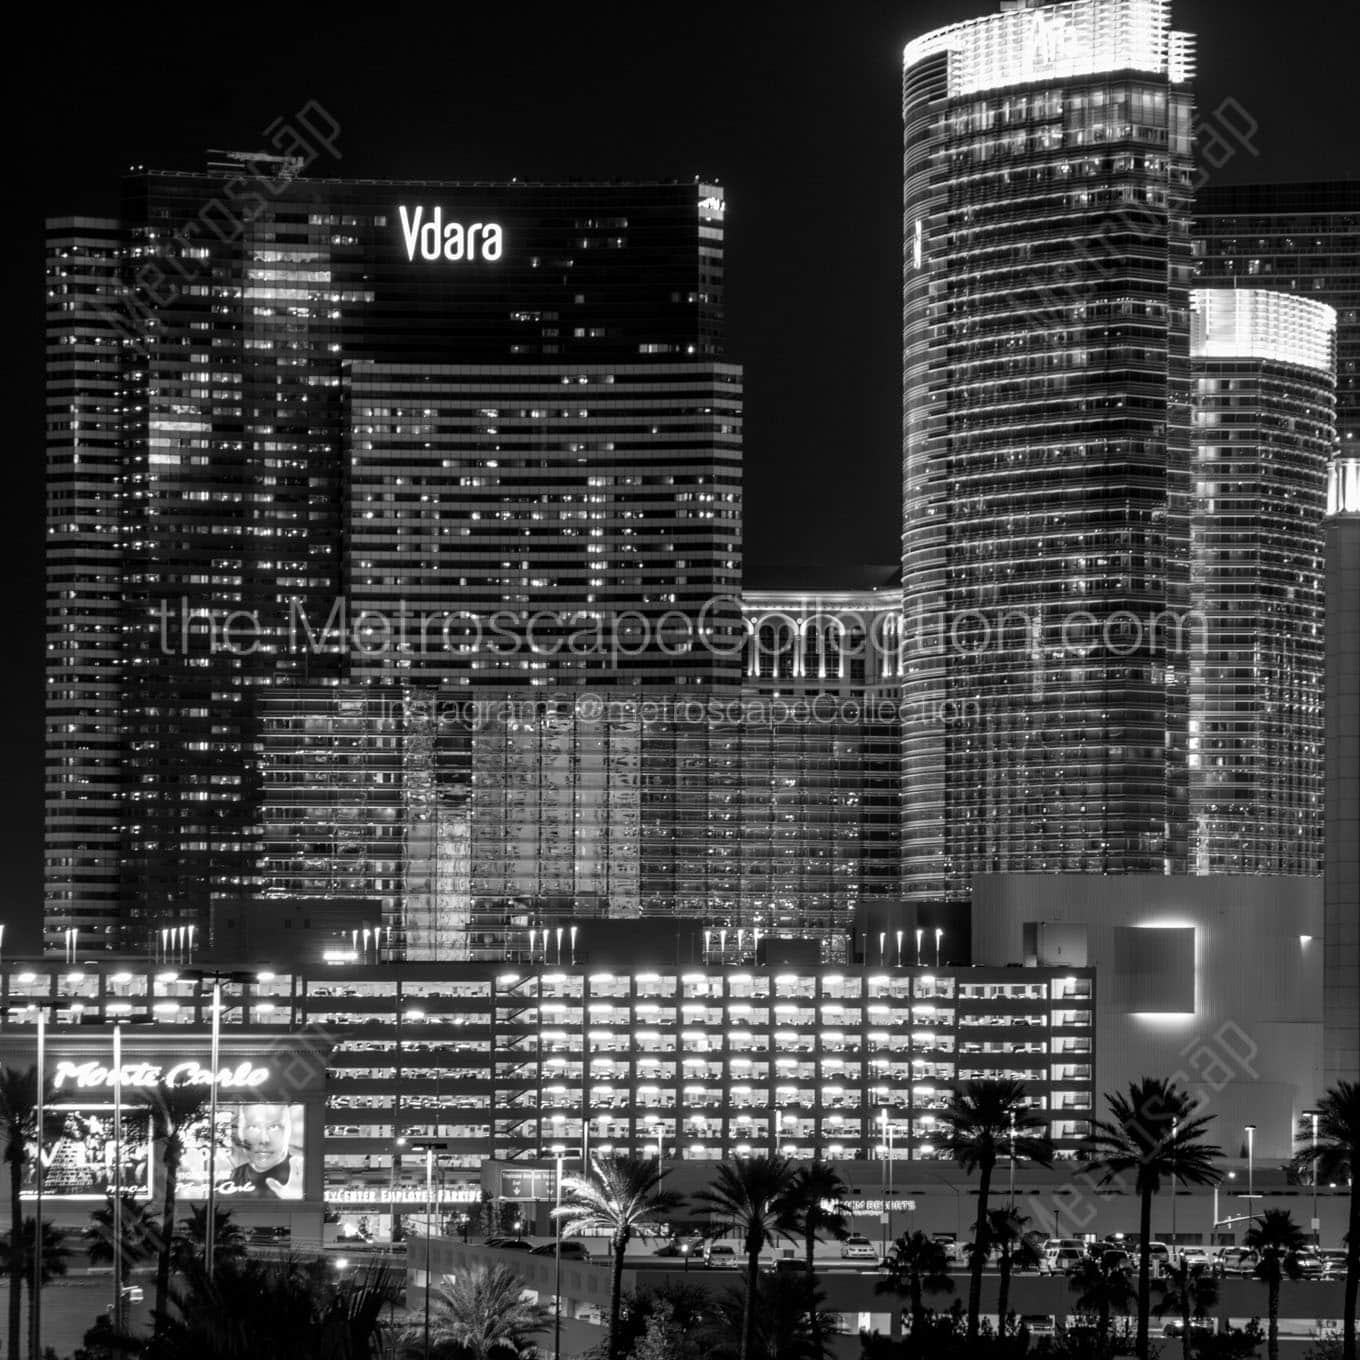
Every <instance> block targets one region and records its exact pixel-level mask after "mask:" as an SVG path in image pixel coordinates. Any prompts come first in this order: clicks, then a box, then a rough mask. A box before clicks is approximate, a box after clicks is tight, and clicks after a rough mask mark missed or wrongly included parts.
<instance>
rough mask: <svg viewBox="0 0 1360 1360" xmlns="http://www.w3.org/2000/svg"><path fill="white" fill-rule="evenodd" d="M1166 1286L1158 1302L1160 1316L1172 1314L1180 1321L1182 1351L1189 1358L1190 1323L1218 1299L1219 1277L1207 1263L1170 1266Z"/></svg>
mask: <svg viewBox="0 0 1360 1360" xmlns="http://www.w3.org/2000/svg"><path fill="white" fill-rule="evenodd" d="M1166 1279H1167V1286H1166V1289H1165V1291H1164V1292H1163V1294H1162V1298H1161V1302H1159V1303H1158V1305H1157V1308H1156V1313H1157V1316H1158V1317H1167V1316H1173V1317H1177V1318H1179V1319H1180V1322H1181V1355H1182V1357H1183V1360H1190V1341H1191V1336H1190V1324H1191V1322H1192V1321H1193V1320H1194V1319H1196V1318H1202V1317H1207V1316H1208V1313H1209V1310H1210V1309H1211V1308H1212V1307H1213V1306H1214V1305H1215V1304H1216V1303H1217V1302H1218V1281H1217V1280H1215V1279H1214V1277H1213V1272H1212V1271H1211V1270H1210V1269H1209V1267H1208V1266H1206V1265H1194V1266H1192V1265H1187V1264H1185V1262H1184V1261H1182V1262H1181V1264H1180V1265H1173V1266H1168V1267H1167V1272H1166Z"/></svg>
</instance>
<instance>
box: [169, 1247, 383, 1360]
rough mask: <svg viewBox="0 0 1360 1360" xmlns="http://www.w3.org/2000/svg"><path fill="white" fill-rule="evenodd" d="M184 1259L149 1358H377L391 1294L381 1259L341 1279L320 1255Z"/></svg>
mask: <svg viewBox="0 0 1360 1360" xmlns="http://www.w3.org/2000/svg"><path fill="white" fill-rule="evenodd" d="M213 1264H214V1270H213V1274H212V1277H211V1278H209V1276H208V1274H207V1272H206V1270H205V1269H204V1267H203V1265H202V1264H201V1263H199V1262H192V1263H190V1265H189V1267H188V1269H187V1270H186V1271H185V1272H184V1273H183V1274H182V1275H181V1276H180V1278H179V1279H178V1280H176V1281H174V1282H172V1284H171V1287H170V1299H169V1316H168V1317H167V1318H166V1319H165V1321H164V1323H163V1325H162V1327H161V1331H160V1334H159V1335H158V1336H157V1337H156V1338H155V1339H154V1341H153V1342H152V1343H151V1344H152V1349H151V1351H150V1352H149V1353H150V1354H151V1355H153V1356H154V1357H155V1360H377V1357H378V1356H379V1355H380V1354H381V1353H382V1352H383V1349H384V1347H383V1341H384V1331H385V1329H384V1325H383V1314H384V1311H385V1310H388V1309H389V1308H390V1305H391V1304H392V1302H393V1301H394V1299H395V1297H396V1290H395V1288H394V1283H393V1280H392V1277H391V1275H390V1273H389V1272H388V1271H387V1270H386V1269H385V1268H384V1267H382V1266H378V1267H375V1268H373V1269H371V1270H366V1271H360V1272H357V1273H355V1274H352V1275H347V1276H345V1277H344V1278H342V1279H339V1278H337V1277H336V1275H335V1271H334V1268H333V1267H332V1266H331V1265H330V1264H329V1263H328V1262H327V1261H325V1260H310V1261H301V1260H291V1261H259V1260H250V1259H249V1258H247V1259H245V1260H240V1261H221V1262H219V1261H217V1260H214V1263H213Z"/></svg>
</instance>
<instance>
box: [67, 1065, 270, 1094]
mask: <svg viewBox="0 0 1360 1360" xmlns="http://www.w3.org/2000/svg"><path fill="white" fill-rule="evenodd" d="M162 1071H163V1069H162V1068H160V1067H157V1066H156V1065H155V1064H154V1063H124V1064H123V1083H122V1084H123V1085H124V1086H135V1087H139V1088H142V1087H148V1086H155V1085H156V1084H157V1083H158V1082H160V1081H161V1080H162V1075H161V1074H162ZM271 1075H272V1073H271V1072H270V1070H269V1068H267V1067H255V1066H253V1065H252V1064H251V1063H248V1062H243V1063H240V1064H238V1065H237V1066H236V1067H224V1068H222V1069H221V1070H220V1071H219V1072H218V1074H217V1085H218V1087H219V1089H221V1090H224V1091H253V1090H254V1089H255V1088H256V1087H257V1086H263V1085H264V1084H265V1082H267V1081H268V1080H269V1078H270V1076H271ZM113 1078H114V1072H113V1069H112V1068H110V1067H101V1066H100V1065H99V1063H96V1062H83V1063H74V1062H59V1063H58V1064H57V1070H56V1072H55V1074H54V1075H53V1077H52V1085H53V1086H54V1087H56V1088H57V1089H58V1090H60V1089H61V1088H62V1087H63V1086H65V1085H67V1084H68V1083H69V1084H70V1085H72V1086H78V1087H81V1088H82V1089H84V1090H89V1089H90V1088H91V1087H97V1086H102V1087H105V1088H107V1089H108V1090H112V1089H113V1085H114V1080H113ZM163 1079H164V1081H165V1084H166V1085H167V1086H210V1085H212V1071H211V1069H210V1068H207V1067H203V1066H201V1065H200V1064H198V1063H196V1062H182V1063H176V1065H175V1066H174V1067H172V1068H170V1070H169V1071H168V1072H165V1074H164V1078H163Z"/></svg>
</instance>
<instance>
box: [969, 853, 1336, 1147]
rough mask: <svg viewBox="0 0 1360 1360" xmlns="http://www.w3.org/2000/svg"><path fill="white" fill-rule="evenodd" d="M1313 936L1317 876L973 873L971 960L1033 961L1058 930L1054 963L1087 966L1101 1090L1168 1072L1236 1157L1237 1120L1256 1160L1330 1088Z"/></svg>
mask: <svg viewBox="0 0 1360 1360" xmlns="http://www.w3.org/2000/svg"><path fill="white" fill-rule="evenodd" d="M1036 924H1039V925H1047V926H1053V927H1061V929H1054V930H1044V929H1038V930H1035V929H1033V927H1034V926H1035V925H1036ZM1027 925H1028V926H1030V927H1031V929H1030V931H1029V932H1026V929H1025V927H1026V926H1027ZM1083 932H1084V935H1085V957H1084V958H1083V957H1081V953H1082V950H1081V947H1080V940H1081V936H1082V934H1083ZM1134 932H1137V933H1136V934H1135V933H1134ZM1143 932H1150V933H1149V934H1147V935H1146V936H1145V935H1144V933H1143ZM1322 937H1323V903H1322V881H1321V880H1320V879H1314V878H1285V877H1279V878H1264V877H1251V878H1245V877H1204V878H1188V877H1162V876H1159V875H1150V874H1128V875H1110V876H1107V877H1101V876H1089V875H1079V874H1051V875H1050V874H1010V875H1008V874H997V875H990V876H984V877H982V878H980V879H978V880H977V883H976V884H975V885H974V893H973V958H974V962H975V963H979V964H1003V965H1004V964H1011V963H1034V962H1042V961H1044V959H1045V957H1046V950H1047V949H1049V948H1050V945H1049V944H1048V943H1046V942H1047V941H1052V942H1058V941H1060V942H1061V948H1062V951H1063V958H1062V960H1061V962H1065V963H1067V964H1070V965H1072V966H1074V967H1076V966H1080V965H1081V964H1083V963H1085V964H1089V965H1090V966H1093V967H1094V968H1095V969H1096V1090H1097V1091H1098V1092H1101V1093H1104V1092H1107V1091H1113V1090H1123V1089H1126V1088H1127V1087H1128V1085H1129V1083H1130V1082H1132V1081H1135V1080H1137V1079H1138V1078H1139V1077H1141V1076H1144V1075H1147V1076H1160V1077H1174V1078H1175V1079H1176V1080H1177V1082H1178V1084H1180V1085H1182V1086H1184V1087H1186V1088H1188V1089H1189V1090H1190V1091H1191V1092H1192V1093H1193V1094H1194V1095H1195V1096H1196V1097H1198V1098H1199V1099H1200V1100H1202V1102H1203V1103H1204V1112H1205V1113H1206V1114H1208V1115H1210V1116H1211V1117H1212V1119H1213V1124H1212V1125H1211V1129H1210V1133H1211V1136H1212V1137H1213V1138H1214V1139H1215V1140H1216V1141H1217V1142H1218V1143H1219V1144H1220V1146H1221V1147H1222V1148H1223V1150H1224V1152H1225V1153H1227V1154H1228V1155H1229V1156H1230V1157H1237V1156H1239V1155H1241V1156H1243V1157H1245V1133H1244V1132H1243V1126H1244V1125H1246V1124H1249V1123H1250V1124H1255V1125H1256V1127H1257V1131H1256V1134H1255V1155H1256V1158H1257V1160H1258V1161H1260V1162H1270V1161H1281V1160H1283V1159H1285V1158H1288V1157H1289V1156H1290V1155H1291V1153H1292V1151H1293V1141H1292V1139H1293V1132H1294V1129H1295V1127H1296V1121H1297V1118H1298V1116H1299V1115H1300V1114H1301V1113H1302V1111H1303V1110H1305V1109H1307V1108H1308V1107H1309V1106H1310V1105H1311V1104H1312V1103H1313V1102H1314V1101H1315V1100H1316V1099H1317V1097H1318V1095H1319V1094H1320V1092H1321V1090H1322V1087H1323V1064H1322V1020H1323V1017H1322V982H1323V972H1322V952H1323V951H1322ZM1074 941H1075V942H1076V943H1075V947H1074ZM1027 944H1028V946H1029V952H1028V953H1027V952H1026V945H1027ZM1051 947H1055V948H1056V947H1057V945H1056V943H1055V944H1054V945H1052V946H1051ZM1049 961H1051V962H1057V961H1058V960H1049ZM1098 1103H1099V1104H1100V1105H1101V1106H1102V1108H1103V1105H1104V1101H1103V1098H1098Z"/></svg>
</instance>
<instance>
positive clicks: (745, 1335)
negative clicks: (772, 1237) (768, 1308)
mask: <svg viewBox="0 0 1360 1360" xmlns="http://www.w3.org/2000/svg"><path fill="white" fill-rule="evenodd" d="M759 1281H760V1243H759V1242H757V1243H756V1244H755V1246H754V1247H752V1246H750V1245H748V1246H747V1248H746V1299H745V1301H744V1302H743V1304H742V1309H741V1360H751V1351H752V1349H753V1347H754V1342H755V1336H756V1285H757V1284H758V1283H759Z"/></svg>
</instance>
